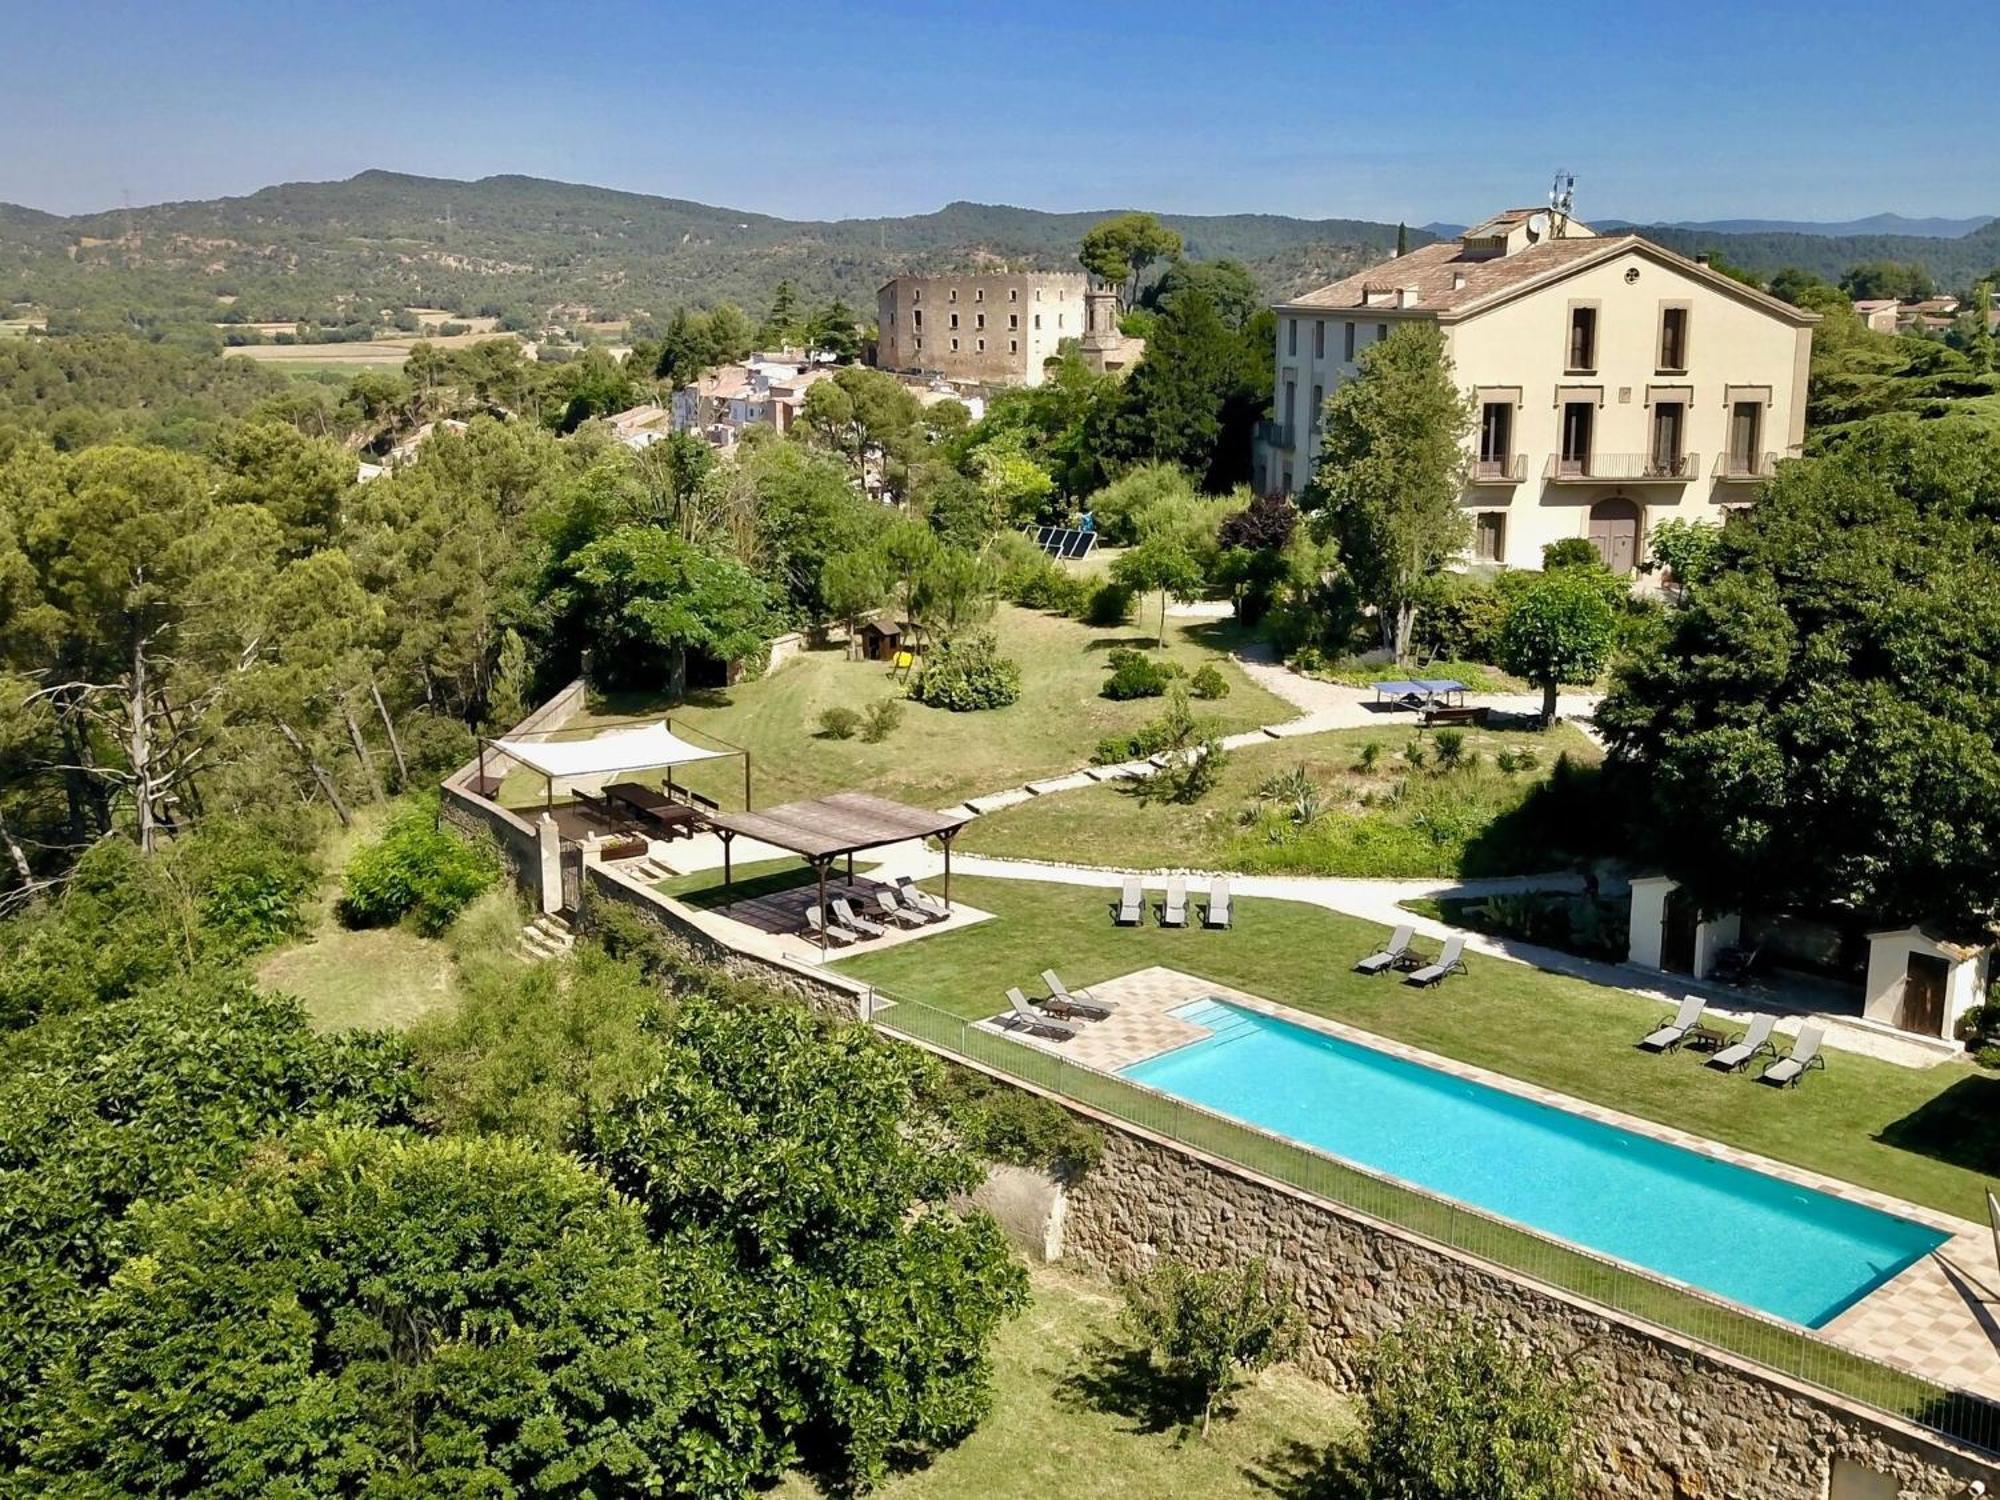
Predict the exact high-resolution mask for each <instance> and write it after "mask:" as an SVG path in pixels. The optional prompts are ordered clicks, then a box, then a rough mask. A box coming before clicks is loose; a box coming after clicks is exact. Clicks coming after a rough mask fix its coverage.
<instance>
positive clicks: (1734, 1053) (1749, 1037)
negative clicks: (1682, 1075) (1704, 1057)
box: [1708, 1016, 1778, 1073]
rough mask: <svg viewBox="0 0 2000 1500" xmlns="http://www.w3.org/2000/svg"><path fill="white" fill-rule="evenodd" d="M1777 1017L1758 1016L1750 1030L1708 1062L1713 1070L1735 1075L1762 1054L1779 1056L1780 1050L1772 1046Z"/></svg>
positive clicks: (1754, 1018)
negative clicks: (1767, 1053) (1752, 1059)
mask: <svg viewBox="0 0 2000 1500" xmlns="http://www.w3.org/2000/svg"><path fill="white" fill-rule="evenodd" d="M1776 1020H1777V1018H1776V1017H1775V1016H1756V1017H1753V1018H1752V1020H1751V1022H1750V1029H1749V1030H1748V1031H1746V1032H1744V1033H1743V1035H1742V1036H1740V1037H1738V1038H1737V1039H1736V1040H1735V1041H1733V1042H1731V1043H1730V1044H1729V1045H1728V1046H1726V1047H1724V1048H1723V1049H1722V1050H1721V1051H1720V1052H1718V1053H1716V1054H1715V1056H1713V1057H1711V1058H1710V1059H1709V1060H1708V1065H1709V1066H1710V1067H1711V1068H1720V1069H1721V1070H1722V1071H1723V1072H1725V1073H1734V1072H1735V1071H1736V1070H1737V1069H1738V1068H1740V1067H1743V1066H1744V1065H1745V1064H1747V1063H1748V1062H1749V1061H1750V1059H1751V1058H1753V1057H1755V1056H1756V1055H1757V1054H1758V1053H1760V1052H1769V1053H1771V1054H1772V1055H1773V1056H1776V1055H1777V1051H1778V1049H1777V1048H1776V1047H1773V1046H1772V1045H1771V1027H1772V1026H1773V1025H1774V1024H1776Z"/></svg>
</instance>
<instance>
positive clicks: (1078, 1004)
mask: <svg viewBox="0 0 2000 1500" xmlns="http://www.w3.org/2000/svg"><path fill="white" fill-rule="evenodd" d="M1042 983H1043V984H1045V985H1047V986H1048V987H1049V998H1048V999H1047V1000H1045V1001H1043V1002H1042V1009H1044V1010H1046V1011H1048V1012H1049V1014H1050V1015H1055V1016H1069V1015H1071V1014H1075V1015H1079V1016H1082V1017H1083V1018H1084V1019H1085V1020H1086V1021H1102V1020H1103V1019H1104V1018H1105V1017H1106V1016H1108V1015H1110V1014H1111V1007H1110V1006H1108V1005H1106V1004H1105V1003H1104V1002H1103V1001H1102V1000H1093V999H1092V998H1091V995H1090V991H1089V990H1073V989H1071V988H1070V987H1069V986H1068V985H1066V984H1064V983H1063V982H1062V975H1060V974H1058V973H1057V972H1056V971H1055V970H1054V969H1044V970H1042Z"/></svg>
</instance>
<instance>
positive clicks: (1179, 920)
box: [1160, 875, 1187, 927]
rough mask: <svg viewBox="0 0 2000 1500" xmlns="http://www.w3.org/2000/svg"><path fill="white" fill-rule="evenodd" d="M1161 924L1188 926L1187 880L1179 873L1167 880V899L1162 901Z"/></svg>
mask: <svg viewBox="0 0 2000 1500" xmlns="http://www.w3.org/2000/svg"><path fill="white" fill-rule="evenodd" d="M1160 925H1161V926H1162V927H1185V926H1187V882H1186V881H1185V880H1183V879H1182V878H1181V877H1180V876H1178V875H1176V876H1175V877H1174V878H1173V879H1172V880H1169V881H1168V882H1167V899H1166V900H1164V901H1162V902H1161V903H1160Z"/></svg>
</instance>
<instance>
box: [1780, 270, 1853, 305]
mask: <svg viewBox="0 0 2000 1500" xmlns="http://www.w3.org/2000/svg"><path fill="white" fill-rule="evenodd" d="M1766 290H1767V291H1769V292H1770V294H1771V295H1772V296H1773V297H1777V298H1779V299H1781V300H1782V301H1785V302H1789V303H1791V304H1792V305H1793V306H1794V307H1804V306H1806V305H1807V304H1806V298H1807V297H1808V296H1809V295H1817V296H1821V297H1823V296H1825V294H1826V293H1828V292H1832V293H1834V294H1835V295H1836V296H1840V297H1841V300H1842V301H1845V300H1846V298H1845V296H1844V295H1842V294H1841V293H1840V290H1839V288H1837V287H1835V286H1834V285H1833V283H1832V282H1830V281H1827V280H1826V279H1825V278H1824V277H1820V276H1815V275H1813V273H1812V272H1810V271H1802V270H1800V269H1799V268H1798V267H1797V266H1786V267H1785V268H1784V269H1782V270H1781V271H1779V272H1778V273H1777V274H1776V275H1774V276H1773V277H1772V278H1771V284H1770V285H1769V286H1768V287H1767V288H1766Z"/></svg>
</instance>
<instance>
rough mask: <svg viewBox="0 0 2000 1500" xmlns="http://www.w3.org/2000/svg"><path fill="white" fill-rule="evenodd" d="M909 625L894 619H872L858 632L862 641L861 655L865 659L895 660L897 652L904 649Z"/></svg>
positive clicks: (857, 637)
mask: <svg viewBox="0 0 2000 1500" xmlns="http://www.w3.org/2000/svg"><path fill="white" fill-rule="evenodd" d="M908 633H909V627H908V626H906V625H900V624H898V623H897V622H896V621H894V620H870V621H869V622H868V623H867V624H865V625H863V626H862V627H861V629H860V631H859V632H858V633H857V636H856V639H857V640H859V641H860V643H861V656H862V659H863V660H865V661H894V660H895V659H896V653H897V652H898V651H900V650H901V649H902V646H903V638H904V637H905V636H906V635H907V634H908Z"/></svg>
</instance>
